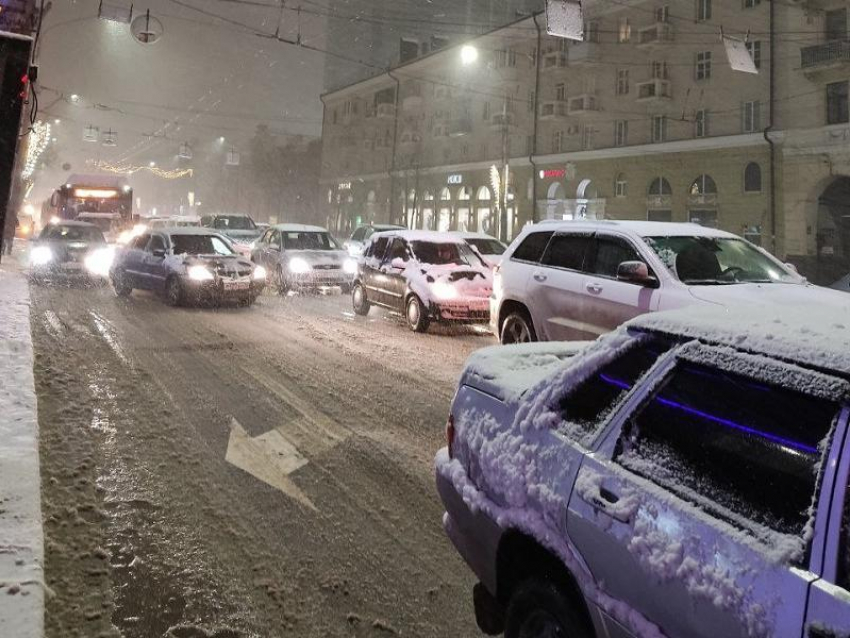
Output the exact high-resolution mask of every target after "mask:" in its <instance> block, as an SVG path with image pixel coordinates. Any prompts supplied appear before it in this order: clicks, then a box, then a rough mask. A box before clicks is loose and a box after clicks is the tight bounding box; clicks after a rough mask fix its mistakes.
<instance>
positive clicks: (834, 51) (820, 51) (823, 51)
mask: <svg viewBox="0 0 850 638" xmlns="http://www.w3.org/2000/svg"><path fill="white" fill-rule="evenodd" d="M836 62H850V42H845V41H843V40H832V41H831V42H825V43H824V44H815V45H813V46H808V47H803V48H802V49H800V66H801V67H802V68H804V69H810V68H812V67H818V66H824V65H828V64H830V65H831V64H834V63H836Z"/></svg>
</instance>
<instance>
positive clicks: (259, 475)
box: [32, 287, 493, 638]
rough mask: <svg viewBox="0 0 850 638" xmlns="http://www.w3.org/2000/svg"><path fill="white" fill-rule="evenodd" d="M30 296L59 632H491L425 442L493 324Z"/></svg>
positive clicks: (437, 441) (294, 306) (142, 297)
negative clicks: (446, 526)
mask: <svg viewBox="0 0 850 638" xmlns="http://www.w3.org/2000/svg"><path fill="white" fill-rule="evenodd" d="M32 295H33V312H32V327H33V338H34V343H35V352H36V369H35V373H36V386H37V390H38V394H39V422H40V427H41V437H42V444H41V454H42V478H43V484H44V488H43V492H44V494H43V495H44V516H45V536H46V563H47V564H46V570H47V577H48V584H49V585H50V587H51V588H52V589H53V590H54V592H55V594H56V596H55V597H54V598H52V600H51V601H50V602H49V603H48V608H47V627H48V636H49V637H55V638H58V637H60V636H62V637H63V638H64V637H65V636H74V635H79V636H92V637H93V636H117V635H123V636H125V637H127V638H136V637H138V638H142V637H144V638H158V637H160V636H173V637H175V638H184V637H194V636H199V637H200V636H215V637H216V638H232V637H234V636H240V637H242V636H245V637H247V636H263V637H266V636H269V637H271V636H289V635H291V636H299V637H302V638H306V637H311V636H315V637H317V638H318V637H322V638H325V637H329V636H345V637H350V636H356V637H366V636H391V635H402V636H411V637H415V638H427V637H431V636H433V637H440V638H443V637H445V636H453V637H454V636H477V635H478V633H477V631H476V630H475V627H474V620H473V614H472V609H471V604H470V587H471V585H472V577H471V575H470V572H469V570H468V569H467V568H466V566H465V565H463V564H462V562H461V560H460V559H459V558H458V557H457V554H456V552H455V551H454V550H453V549H452V548H451V547H450V545H449V542H448V541H447V539H446V538H445V537H444V535H443V533H442V530H441V527H440V516H441V507H440V505H439V503H438V499H437V496H436V493H435V490H434V487H433V471H432V460H433V456H434V452H435V451H436V449H437V448H438V447H440V446H441V445H442V444H443V427H444V423H445V418H446V414H447V413H446V411H447V408H448V405H449V402H450V400H451V395H452V392H453V388H454V384H455V382H456V379H457V375H458V372H459V369H460V366H461V364H462V362H463V360H464V359H465V358H466V356H467V355H468V354H469V353H470V352H471V351H472V350H474V349H476V348H479V347H483V346H486V345H490V344H491V343H493V340H492V338H490V337H489V336H487V335H486V334H485V333H484V332H483V331H482V330H476V329H470V328H463V329H459V330H458V331H456V332H455V333H453V334H448V333H447V332H445V331H442V332H441V331H440V329H439V328H438V329H437V330H436V333H435V334H427V335H414V334H412V333H411V332H409V331H408V330H407V328H406V327H405V326H404V325H403V324H402V323H401V321H400V320H399V319H398V318H394V317H392V316H390V315H387V314H385V313H383V312H381V311H379V310H373V311H372V314H371V315H370V316H369V317H367V318H365V319H364V318H360V317H355V316H354V315H353V313H352V312H351V310H350V303H349V300H348V298H347V297H345V296H339V295H331V296H327V297H324V296H319V297H293V298H288V299H281V298H278V297H276V296H272V295H266V296H264V297H262V298H261V299H260V300H259V301H258V303H257V305H256V306H255V307H253V308H250V309H225V310H218V311H212V310H198V309H172V308H168V307H166V306H165V305H164V304H163V303H162V302H161V301H160V300H159V299H157V298H156V297H154V296H152V295H149V294H146V293H138V292H136V293H134V295H133V296H132V297H131V298H130V299H128V300H122V299H118V298H116V297H115V296H114V295H113V294H112V292H111V291H110V290H109V289H84V290H79V289H68V288H59V287H39V288H34V289H33V290H32ZM240 468H242V469H240ZM169 630H170V631H169ZM119 632H120V633H119Z"/></svg>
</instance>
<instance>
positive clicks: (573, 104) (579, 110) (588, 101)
mask: <svg viewBox="0 0 850 638" xmlns="http://www.w3.org/2000/svg"><path fill="white" fill-rule="evenodd" d="M598 110H599V106H598V105H597V104H596V96H594V95H590V94H589V93H585V94H584V95H577V96H575V97H571V98H570V99H569V100H568V101H567V112H568V113H569V114H570V115H583V114H584V113H590V112H593V111H598Z"/></svg>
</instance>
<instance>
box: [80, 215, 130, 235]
mask: <svg viewBox="0 0 850 638" xmlns="http://www.w3.org/2000/svg"><path fill="white" fill-rule="evenodd" d="M78 219H79V220H80V221H81V222H86V223H87V224H94V225H95V226H97V227H98V228H99V229H100V230H101V232H104V233H108V232H110V231H112V230H114V229H116V228H118V227H119V226H120V225H121V220H120V219H118V218H111V217H85V218H83V219H80V218H78Z"/></svg>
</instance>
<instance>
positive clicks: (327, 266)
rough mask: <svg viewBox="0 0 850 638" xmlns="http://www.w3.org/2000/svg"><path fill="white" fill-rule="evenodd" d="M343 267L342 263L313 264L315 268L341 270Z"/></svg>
mask: <svg viewBox="0 0 850 638" xmlns="http://www.w3.org/2000/svg"><path fill="white" fill-rule="evenodd" d="M340 268H342V266H341V265H340V264H320V265H318V266H313V270H339V269H340Z"/></svg>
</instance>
